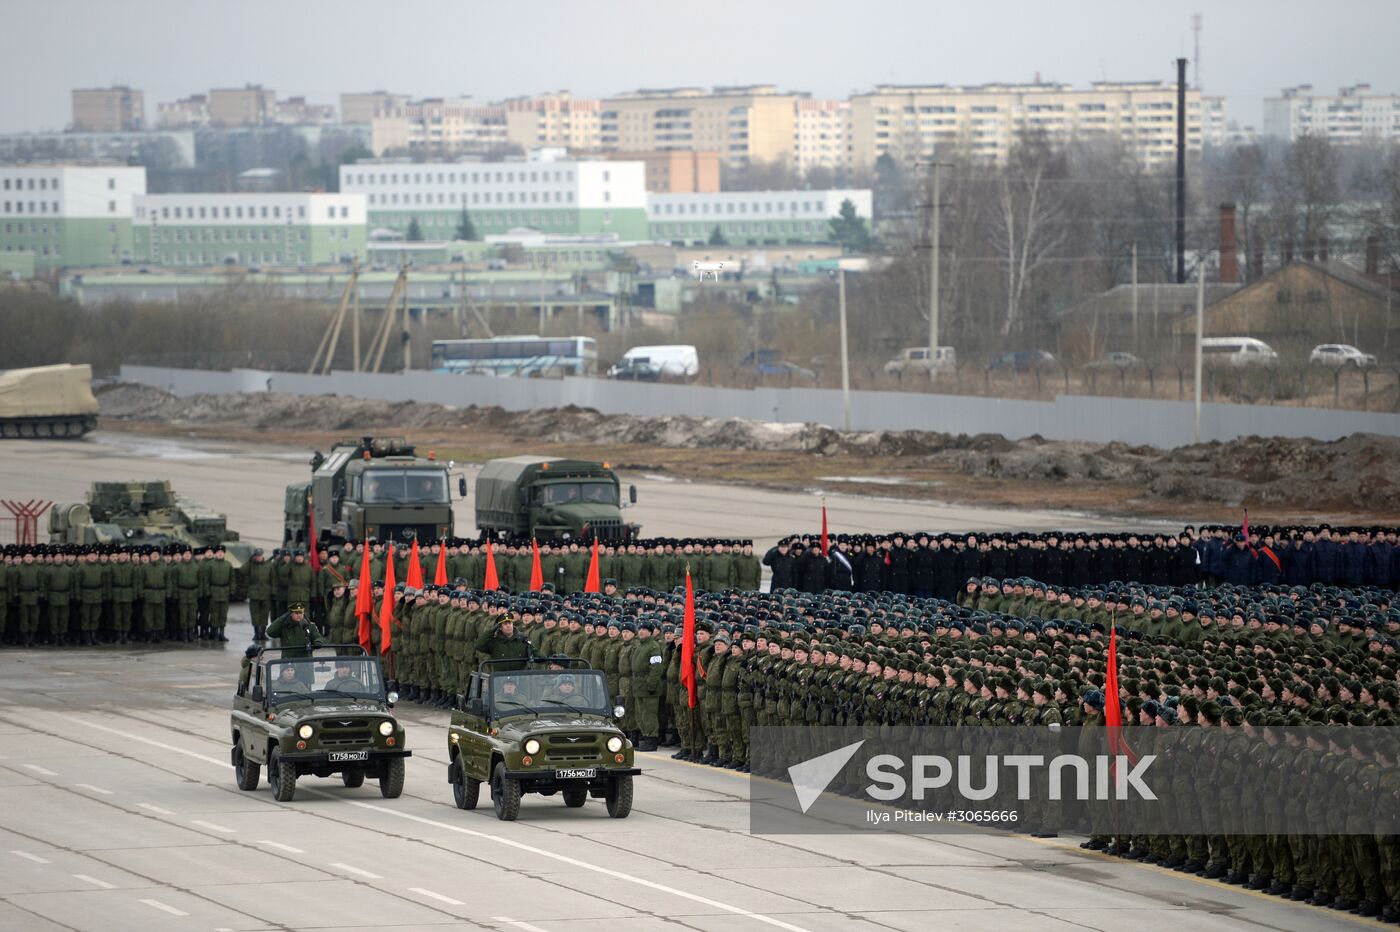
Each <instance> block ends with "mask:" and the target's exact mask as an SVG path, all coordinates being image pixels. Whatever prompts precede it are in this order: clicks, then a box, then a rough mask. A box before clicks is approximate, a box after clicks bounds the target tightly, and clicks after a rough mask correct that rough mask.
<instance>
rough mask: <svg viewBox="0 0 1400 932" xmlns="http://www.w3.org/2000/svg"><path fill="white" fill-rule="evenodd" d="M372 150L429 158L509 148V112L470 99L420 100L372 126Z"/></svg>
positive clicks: (496, 106)
mask: <svg viewBox="0 0 1400 932" xmlns="http://www.w3.org/2000/svg"><path fill="white" fill-rule="evenodd" d="M370 126H371V127H372V142H371V144H370V151H371V152H373V153H374V154H375V155H376V156H382V155H384V154H386V153H392V154H400V153H412V154H413V155H417V156H422V157H426V158H445V157H451V156H454V155H483V154H486V153H492V152H500V151H502V150H504V149H505V148H506V147H507V146H508V145H509V140H508V139H507V137H506V109H505V107H503V106H501V105H500V104H481V103H478V102H476V101H474V100H471V99H470V98H457V99H450V100H448V99H443V98H441V97H435V98H429V99H427V100H418V101H413V102H411V103H407V104H403V105H402V106H399V107H395V108H393V109H391V110H390V111H388V112H387V113H385V114H384V115H382V116H376V117H375V118H374V119H373V120H372V121H371V123H370Z"/></svg>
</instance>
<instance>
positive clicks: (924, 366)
mask: <svg viewBox="0 0 1400 932" xmlns="http://www.w3.org/2000/svg"><path fill="white" fill-rule="evenodd" d="M957 367H958V351H957V350H955V349H953V347H951V346H935V347H934V348H933V355H932V357H930V355H929V351H928V347H927V346H910V347H907V348H905V349H902V350H900V351H899V355H898V356H896V357H895V358H893V359H891V360H890V361H889V362H887V363H885V374H887V375H902V374H904V373H905V372H941V371H943V370H945V369H956V368H957Z"/></svg>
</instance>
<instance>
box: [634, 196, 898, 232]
mask: <svg viewBox="0 0 1400 932" xmlns="http://www.w3.org/2000/svg"><path fill="white" fill-rule="evenodd" d="M846 201H850V202H851V204H852V205H853V206H854V207H855V209H856V215H857V216H859V217H862V218H863V219H864V220H865V221H866V223H867V224H869V223H870V221H871V211H872V209H873V208H872V205H873V203H874V197H873V195H872V193H871V192H870V191H869V190H849V191H841V190H835V191H720V192H714V193H708V194H649V195H647V220H648V221H649V222H650V224H651V235H652V238H654V239H660V240H669V241H671V242H678V243H685V244H687V245H694V244H703V243H705V242H707V241H708V240H709V238H710V237H711V236H712V235H713V234H714V231H715V230H716V228H718V229H719V231H720V233H721V235H722V236H723V237H724V239H725V241H726V242H728V243H731V244H748V245H761V244H763V243H802V242H830V240H831V226H830V223H829V221H830V220H832V219H833V218H835V217H839V216H840V214H841V205H842V204H843V203H845V202H846Z"/></svg>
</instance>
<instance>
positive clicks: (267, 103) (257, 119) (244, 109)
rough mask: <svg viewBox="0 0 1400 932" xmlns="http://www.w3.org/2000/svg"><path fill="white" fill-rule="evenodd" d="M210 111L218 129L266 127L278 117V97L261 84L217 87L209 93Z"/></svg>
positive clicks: (210, 118) (212, 120)
mask: <svg viewBox="0 0 1400 932" xmlns="http://www.w3.org/2000/svg"><path fill="white" fill-rule="evenodd" d="M208 108H209V122H210V123H211V124H212V125H214V126H264V125H266V124H268V123H271V122H273V117H274V116H275V115H276V113H277V94H276V92H275V91H273V90H272V89H270V88H266V87H263V86H262V85H260V84H249V85H247V86H245V87H216V88H214V89H213V90H211V91H210V92H209V100H208Z"/></svg>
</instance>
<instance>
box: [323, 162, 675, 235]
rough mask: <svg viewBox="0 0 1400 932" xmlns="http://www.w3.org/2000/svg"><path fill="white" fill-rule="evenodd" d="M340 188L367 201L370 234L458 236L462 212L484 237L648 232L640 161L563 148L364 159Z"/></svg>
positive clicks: (345, 170)
mask: <svg viewBox="0 0 1400 932" xmlns="http://www.w3.org/2000/svg"><path fill="white" fill-rule="evenodd" d="M340 190H341V191H343V192H353V193H356V194H361V195H363V196H364V197H365V198H366V207H367V210H368V212H369V225H370V229H371V230H372V231H374V232H375V233H376V234H379V233H380V232H381V231H384V232H390V233H393V234H395V235H399V236H404V235H407V233H408V230H409V226H410V225H411V224H412V223H413V222H414V221H415V220H416V221H417V223H418V228H419V230H420V231H421V233H422V235H423V237H424V239H429V240H438V239H451V238H452V237H453V236H454V235H455V233H456V230H457V225H458V224H459V223H460V221H461V215H462V211H463V209H465V210H466V211H467V213H468V215H469V216H470V217H471V221H472V225H473V226H474V227H475V229H476V232H477V234H478V235H481V236H485V235H488V234H500V233H506V232H508V231H510V230H512V229H515V228H519V227H528V228H531V229H534V230H538V231H540V232H544V233H614V234H616V235H617V236H618V237H619V238H620V239H624V240H637V239H644V238H646V235H647V192H646V182H645V168H644V166H643V164H642V163H641V162H610V161H605V160H601V159H600V160H575V159H570V158H568V156H567V154H566V153H565V152H564V150H562V149H542V150H536V151H534V152H531V153H530V155H529V157H528V158H527V159H525V160H512V161H505V162H466V161H464V162H407V161H394V160H389V161H376V162H357V163H355V164H352V165H342V166H341V168H340Z"/></svg>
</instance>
